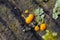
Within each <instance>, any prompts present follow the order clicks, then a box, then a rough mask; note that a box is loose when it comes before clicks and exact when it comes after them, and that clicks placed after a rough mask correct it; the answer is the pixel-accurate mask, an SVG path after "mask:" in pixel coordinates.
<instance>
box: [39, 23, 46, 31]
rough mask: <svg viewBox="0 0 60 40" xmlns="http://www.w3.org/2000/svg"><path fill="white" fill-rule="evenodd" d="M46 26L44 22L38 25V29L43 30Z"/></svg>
mask: <svg viewBox="0 0 60 40" xmlns="http://www.w3.org/2000/svg"><path fill="white" fill-rule="evenodd" d="M46 28H47V25H46V23H43V24H41V25H40V30H41V31H44V30H45V29H46Z"/></svg>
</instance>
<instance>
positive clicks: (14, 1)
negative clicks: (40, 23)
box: [0, 0, 60, 40]
mask: <svg viewBox="0 0 60 40" xmlns="http://www.w3.org/2000/svg"><path fill="white" fill-rule="evenodd" d="M37 2H38V1H37ZM54 4H55V1H54V0H49V1H48V2H47V3H43V2H41V3H40V4H39V5H41V6H42V8H43V9H44V11H45V12H46V15H47V17H46V18H48V19H47V20H46V21H47V24H48V28H47V29H49V30H52V31H55V32H57V33H58V37H57V40H60V16H59V18H58V19H57V20H54V19H51V15H52V9H53V7H54ZM38 7H39V6H38V5H37V4H35V3H34V2H33V1H32V0H0V40H42V38H41V36H42V35H43V32H38V33H37V32H31V31H29V32H27V33H25V32H23V28H22V26H21V25H22V24H24V23H23V22H24V19H23V18H22V17H21V14H22V13H23V12H24V10H25V9H29V10H30V11H31V10H34V9H36V8H38ZM31 12H33V11H31ZM48 12H49V13H48ZM50 24H51V25H50ZM52 24H53V25H52ZM50 26H51V27H50Z"/></svg>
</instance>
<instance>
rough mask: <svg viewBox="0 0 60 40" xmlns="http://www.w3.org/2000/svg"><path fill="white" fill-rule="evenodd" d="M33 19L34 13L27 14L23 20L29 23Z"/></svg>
mask: <svg viewBox="0 0 60 40" xmlns="http://www.w3.org/2000/svg"><path fill="white" fill-rule="evenodd" d="M33 19H34V14H29V16H28V17H27V18H26V19H25V22H26V23H27V24H30V23H31V22H32V20H33Z"/></svg>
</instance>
